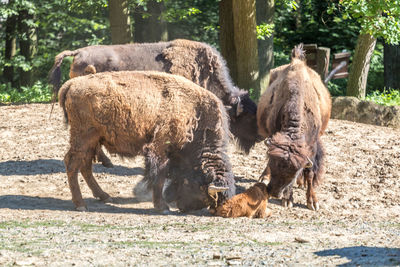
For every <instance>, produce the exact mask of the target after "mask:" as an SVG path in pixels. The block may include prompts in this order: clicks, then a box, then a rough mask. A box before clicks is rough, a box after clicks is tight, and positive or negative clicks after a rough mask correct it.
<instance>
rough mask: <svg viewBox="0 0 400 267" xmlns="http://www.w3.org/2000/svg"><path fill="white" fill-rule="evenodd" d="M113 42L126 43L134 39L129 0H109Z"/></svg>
mask: <svg viewBox="0 0 400 267" xmlns="http://www.w3.org/2000/svg"><path fill="white" fill-rule="evenodd" d="M108 5H109V20H110V29H111V42H112V43H113V44H126V43H130V42H131V41H132V31H131V22H130V18H129V9H128V1H127V0H109V1H108Z"/></svg>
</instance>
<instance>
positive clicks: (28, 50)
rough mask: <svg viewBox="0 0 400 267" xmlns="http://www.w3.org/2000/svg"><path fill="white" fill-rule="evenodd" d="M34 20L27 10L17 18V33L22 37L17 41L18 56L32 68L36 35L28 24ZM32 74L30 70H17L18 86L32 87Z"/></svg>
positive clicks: (21, 12) (34, 30)
mask: <svg viewBox="0 0 400 267" xmlns="http://www.w3.org/2000/svg"><path fill="white" fill-rule="evenodd" d="M33 20H34V15H33V14H29V12H28V10H22V11H20V12H19V16H18V27H19V33H20V35H21V36H22V37H21V39H20V40H19V49H20V54H21V55H22V56H24V57H25V61H26V62H27V63H28V64H30V65H31V66H32V59H33V58H34V57H35V55H36V49H37V35H36V28H34V27H31V26H29V24H28V22H29V21H33ZM33 72H34V69H33V68H31V69H30V70H28V71H25V70H23V69H22V68H21V69H20V70H19V73H20V85H21V86H32V84H33Z"/></svg>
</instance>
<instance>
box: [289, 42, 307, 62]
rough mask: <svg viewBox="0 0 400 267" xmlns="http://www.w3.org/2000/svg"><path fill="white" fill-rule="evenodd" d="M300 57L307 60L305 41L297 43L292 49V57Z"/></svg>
mask: <svg viewBox="0 0 400 267" xmlns="http://www.w3.org/2000/svg"><path fill="white" fill-rule="evenodd" d="M295 58H297V59H300V60H302V61H305V60H306V54H305V51H304V50H303V43H301V44H299V45H296V46H295V47H294V48H293V49H292V59H295Z"/></svg>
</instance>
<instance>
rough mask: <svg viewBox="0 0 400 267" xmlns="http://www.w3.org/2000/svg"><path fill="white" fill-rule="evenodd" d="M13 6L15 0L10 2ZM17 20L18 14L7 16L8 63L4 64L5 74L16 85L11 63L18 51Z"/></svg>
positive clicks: (8, 80) (6, 42) (6, 53)
mask: <svg viewBox="0 0 400 267" xmlns="http://www.w3.org/2000/svg"><path fill="white" fill-rule="evenodd" d="M8 5H9V7H10V8H11V7H12V6H13V5H14V0H10V1H9V2H8ZM17 21H18V16H17V15H16V14H11V15H9V16H8V17H7V19H6V22H5V55H4V59H5V61H6V63H7V65H5V66H4V69H3V75H4V78H5V80H6V81H7V82H10V83H11V85H12V86H13V87H15V81H14V66H12V65H11V59H12V58H13V57H14V56H15V53H16V34H17Z"/></svg>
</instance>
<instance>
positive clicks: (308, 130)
mask: <svg viewBox="0 0 400 267" xmlns="http://www.w3.org/2000/svg"><path fill="white" fill-rule="evenodd" d="M330 112H331V98H330V94H329V91H328V90H327V89H326V87H325V85H324V84H323V82H322V81H321V78H320V77H319V75H318V74H317V73H316V72H315V71H313V70H312V69H311V68H309V67H308V66H307V65H306V63H305V61H304V52H303V51H302V47H301V46H297V47H295V48H294V49H293V52H292V61H291V63H290V64H288V65H284V66H281V67H279V68H277V69H275V70H274V71H273V79H272V82H271V84H270V86H269V87H268V89H267V91H266V92H265V93H264V94H263V95H262V96H261V98H260V101H259V104H258V110H257V124H258V131H259V134H260V135H261V136H263V137H264V138H270V139H269V140H268V146H269V156H270V159H269V163H268V166H267V168H271V170H270V172H271V182H270V184H269V190H270V191H269V193H270V194H271V195H272V196H274V197H278V196H279V195H280V193H281V192H282V190H283V189H284V188H285V187H287V186H291V185H292V184H293V182H292V180H293V179H295V178H296V177H295V173H296V172H297V170H299V169H303V168H305V166H306V165H307V164H308V161H309V160H308V159H310V160H311V161H312V162H313V168H312V169H307V168H305V169H304V172H306V174H307V175H308V176H312V179H311V178H310V179H309V180H310V181H308V184H309V191H308V194H310V197H311V198H314V200H315V201H316V197H315V195H314V194H313V193H311V192H310V190H311V191H312V190H313V186H315V185H317V184H318V182H319V180H320V179H321V177H322V174H323V166H322V160H323V149H322V144H321V142H320V136H321V135H322V134H323V133H324V131H325V129H326V127H327V125H328V121H329V118H330ZM278 166H279V167H278ZM264 173H268V172H267V171H264ZM296 175H298V174H296ZM303 175H305V174H304V173H303ZM288 193H289V198H291V189H289V190H288ZM308 202H309V199H308Z"/></svg>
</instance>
